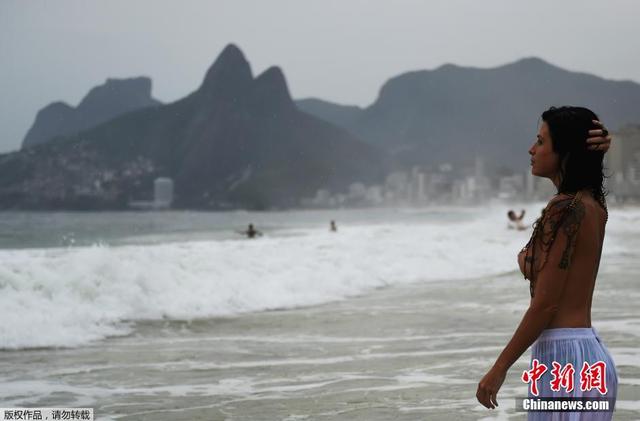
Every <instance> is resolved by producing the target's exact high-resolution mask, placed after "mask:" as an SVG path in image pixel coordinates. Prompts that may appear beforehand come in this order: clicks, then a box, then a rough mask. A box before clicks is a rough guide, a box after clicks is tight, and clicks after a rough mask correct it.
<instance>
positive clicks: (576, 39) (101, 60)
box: [0, 0, 640, 152]
mask: <svg viewBox="0 0 640 421" xmlns="http://www.w3.org/2000/svg"><path fill="white" fill-rule="evenodd" d="M638 17H640V1H638V0H626V1H607V2H605V1H603V0H597V1H592V0H580V1H578V0H576V1H573V0H571V1H570V0H562V1H558V0H544V1H536V2H531V1H517V0H501V1H491V0H484V1H479V0H468V1H456V0H446V1H431V0H422V1H418V0H368V1H366V0H317V1H310V0H309V1H307V0H231V1H222V0H220V1H218V0H207V1H191V0H181V1H161V0H148V1H143V0H110V1H87V0H74V1H71V0H56V1H35V0H33V1H32V0H0V152H5V151H9V150H14V149H17V148H19V145H20V143H21V142H22V139H23V138H24V135H25V134H26V131H27V130H28V129H29V127H30V126H31V124H32V123H33V121H34V118H35V115H36V113H37V111H38V110H39V109H40V108H42V107H44V106H45V105H47V104H49V103H50V102H53V101H57V100H62V101H65V102H67V103H68V104H70V105H72V106H76V105H77V104H78V102H79V101H80V99H81V98H82V97H83V96H84V95H85V94H86V93H87V92H88V91H89V89H91V88H92V87H93V86H96V85H99V84H102V83H103V82H104V81H105V79H106V78H108V77H117V78H124V77H133V76H140V75H146V76H149V77H151V78H152V79H153V96H154V97H155V98H157V99H159V100H161V101H165V102H167V101H172V100H175V99H178V98H180V97H182V96H184V95H185V94H187V93H189V92H191V91H193V90H194V89H195V88H196V87H197V86H198V85H199V84H200V82H201V81H202V78H203V76H204V73H205V72H206V70H207V68H208V67H209V66H210V65H211V63H212V62H213V61H214V60H215V58H216V57H217V55H218V54H219V53H220V51H221V50H222V49H223V48H224V46H225V45H226V44H228V43H235V44H236V45H237V46H238V47H240V49H242V51H243V52H244V54H245V56H246V57H247V60H248V61H249V62H250V64H251V67H252V70H253V72H254V75H256V74H258V73H260V72H262V71H263V70H265V69H266V68H267V67H269V66H272V65H278V66H280V67H281V68H282V69H283V71H284V73H285V76H286V77H287V81H288V83H289V89H290V90H291V93H292V95H293V97H294V98H296V99H298V98H304V97H309V96H313V97H319V98H322V99H327V100H331V101H336V102H339V103H344V104H358V105H362V106H366V105H369V104H370V103H371V102H372V101H373V100H374V99H375V98H376V96H377V93H378V89H379V88H380V86H381V85H382V83H384V82H385V81H386V80H387V79H388V78H389V77H392V76H395V75H398V74H400V73H403V72H406V71H409V70H417V69H433V68H436V67H438V66H440V65H442V64H444V63H455V64H459V65H468V66H477V67H494V66H497V65H501V64H505V63H509V62H512V61H514V60H517V59H519V58H522V57H529V56H537V57H540V58H543V59H544V60H547V61H549V62H551V63H553V64H556V65H558V66H560V67H563V68H566V69H569V70H579V71H584V72H588V73H593V74H596V75H599V76H603V77H606V78H610V79H630V80H634V81H640V29H639V26H638Z"/></svg>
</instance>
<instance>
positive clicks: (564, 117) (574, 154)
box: [476, 107, 617, 420]
mask: <svg viewBox="0 0 640 421" xmlns="http://www.w3.org/2000/svg"><path fill="white" fill-rule="evenodd" d="M587 138H589V139H588V140H587V142H586V143H585V139H587ZM610 142H611V137H610V136H609V134H608V132H607V130H606V129H605V128H604V127H603V126H602V124H601V123H600V122H599V121H598V117H597V116H596V115H595V114H594V113H593V112H591V111H590V110H588V109H586V108H580V107H560V108H554V107H552V108H550V109H549V110H547V111H545V112H544V113H543V114H542V124H541V125H540V129H539V132H538V135H537V139H536V141H535V143H534V144H533V146H532V147H531V149H529V154H530V155H531V166H532V167H531V172H532V174H533V175H535V176H538V177H545V178H549V179H550V180H551V181H552V182H553V184H554V185H555V186H556V188H557V191H558V193H557V195H555V196H554V197H553V198H552V199H551V200H550V201H549V203H548V204H547V206H546V208H545V209H544V210H543V212H542V216H540V218H538V220H537V221H536V222H535V224H534V231H533V233H532V235H531V239H530V240H529V242H528V244H527V245H526V246H525V247H524V248H523V249H522V251H521V252H520V254H519V255H518V264H519V265H520V269H521V271H522V273H523V275H524V277H525V279H528V280H529V282H530V294H531V302H530V305H529V308H528V310H527V311H526V313H525V315H524V317H523V319H522V321H521V322H520V325H519V326H518V328H517V330H516V332H515V334H514V335H513V338H512V339H511V341H509V343H508V344H507V346H506V347H505V348H504V350H503V351H502V353H501V354H500V356H499V357H498V359H497V360H496V362H495V364H494V365H493V367H492V368H491V369H490V370H489V372H488V373H487V374H486V375H485V376H484V377H483V378H482V380H481V381H480V383H479V385H478V391H477V393H476V397H477V398H478V401H479V402H480V403H482V404H483V405H484V406H485V407H487V408H495V406H497V405H498V402H497V400H496V394H497V393H498V390H499V389H500V386H502V383H503V382H504V379H505V376H506V373H507V371H508V369H509V367H511V365H512V364H513V363H514V362H515V361H516V360H517V359H518V358H519V357H520V356H521V355H522V354H523V353H524V352H525V351H526V350H527V348H529V346H530V345H532V344H533V348H532V356H531V361H532V363H533V362H534V360H537V361H538V362H539V363H543V364H545V366H546V367H547V368H548V370H547V371H546V372H545V373H544V374H543V375H542V377H540V378H539V379H538V381H537V382H535V383H536V387H537V388H538V393H537V395H535V394H533V395H532V391H531V389H532V386H533V382H532V383H531V384H529V397H532V396H537V397H562V396H564V397H581V396H593V397H608V398H612V399H615V395H616V391H617V374H616V370H615V365H614V363H613V360H612V359H611V356H610V355H609V352H608V351H607V349H606V348H605V347H604V345H603V344H602V342H601V340H600V338H599V337H598V336H597V334H596V333H595V330H594V329H593V328H592V327H591V301H592V296H593V290H594V286H595V280H596V275H597V273H598V267H599V264H600V256H601V252H602V242H603V240H604V232H605V224H606V221H607V216H608V214H607V207H606V203H605V198H604V191H603V180H604V176H603V173H602V160H603V155H604V152H606V150H608V148H609V144H610ZM534 341H535V343H534ZM554 361H555V362H557V363H558V364H560V365H561V368H562V369H565V367H568V366H567V364H568V363H571V364H572V366H573V368H574V370H575V375H574V376H572V377H573V378H574V379H575V380H574V387H573V390H572V391H571V392H568V390H567V389H568V384H566V383H565V384H564V388H563V387H560V390H556V389H558V387H557V386H558V385H557V384H556V385H555V387H554V390H552V389H551V384H550V381H551V380H552V379H553V378H554V377H553V376H552V373H551V372H552V370H553V369H554V365H553V362H554ZM585 361H587V362H588V364H589V365H591V364H594V363H596V362H597V361H604V362H605V363H606V386H607V387H608V389H607V392H606V394H605V395H601V394H600V392H601V391H602V389H601V390H600V391H598V390H595V389H592V390H588V391H583V390H582V389H581V386H582V385H581V382H580V379H581V377H586V375H587V374H590V373H589V370H588V369H587V371H586V372H585V373H582V376H581V371H583V365H584V362H585ZM600 366H601V364H600ZM558 373H560V372H558ZM568 373H569V374H571V373H570V372H568V371H565V372H564V374H565V375H566V374H568ZM594 374H597V373H596V372H595V371H594ZM523 380H525V381H526V380H530V378H527V376H526V375H525V374H524V373H523ZM585 386H586V385H585ZM612 403H613V402H612ZM570 414H572V417H574V418H572V419H575V417H576V413H575V412H574V413H569V412H556V413H553V412H529V419H530V420H531V419H551V417H552V415H553V417H555V418H553V419H568V416H569V415H570ZM594 414H595V415H594ZM581 415H584V416H585V417H586V416H587V415H588V416H589V417H592V418H589V419H610V418H611V415H612V413H611V412H597V413H594V412H591V413H588V412H584V413H582V414H581ZM562 416H566V417H567V418H559V417H562ZM594 416H595V417H596V418H593V417H594Z"/></svg>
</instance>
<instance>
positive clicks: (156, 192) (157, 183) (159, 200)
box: [129, 177, 173, 210]
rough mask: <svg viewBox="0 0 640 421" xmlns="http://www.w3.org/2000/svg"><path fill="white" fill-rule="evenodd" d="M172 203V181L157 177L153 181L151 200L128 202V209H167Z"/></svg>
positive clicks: (167, 178)
mask: <svg viewBox="0 0 640 421" xmlns="http://www.w3.org/2000/svg"><path fill="white" fill-rule="evenodd" d="M172 203H173V180H172V179H171V178H169V177H158V178H156V179H155V180H154V181H153V200H152V201H148V200H137V201H130V202H129V207H130V208H132V209H141V210H156V209H169V208H171V204H172Z"/></svg>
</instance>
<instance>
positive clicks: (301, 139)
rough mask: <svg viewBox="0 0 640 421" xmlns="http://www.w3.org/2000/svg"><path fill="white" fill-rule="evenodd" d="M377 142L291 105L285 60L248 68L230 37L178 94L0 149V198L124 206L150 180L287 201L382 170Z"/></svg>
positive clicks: (209, 197) (198, 199) (227, 202)
mask: <svg viewBox="0 0 640 421" xmlns="http://www.w3.org/2000/svg"><path fill="white" fill-rule="evenodd" d="M384 165H385V162H384V156H383V154H382V153H380V152H379V151H377V149H376V148H375V147H372V146H370V145H367V144H366V143H364V142H362V141H360V140H359V139H357V138H356V137H355V136H353V135H352V134H350V133H349V132H347V131H346V130H344V129H342V128H338V127H336V126H334V125H332V124H330V123H328V122H326V121H324V120H321V119H318V118H316V117H314V116H311V115H309V114H307V113H304V112H302V111H300V110H299V109H298V108H297V107H296V106H295V104H294V102H293V100H292V99H291V96H290V94H289V90H288V87H287V84H286V81H285V77H284V75H283V73H282V71H281V70H280V69H279V68H278V67H271V68H269V69H267V70H266V71H265V72H263V73H262V74H260V75H259V76H258V77H256V78H254V77H253V76H252V73H251V68H250V66H249V63H248V62H247V60H246V59H245V57H244V55H243V54H242V52H241V51H240V50H239V49H238V48H237V47H236V46H235V45H233V44H230V45H228V46H227V47H225V49H224V50H223V51H222V53H221V54H220V55H219V56H218V58H217V59H216V60H215V62H214V63H213V65H212V66H211V67H210V68H209V70H208V71H207V73H206V75H205V78H204V80H203V82H202V84H201V85H200V87H199V88H198V89H197V90H195V91H194V92H192V93H191V94H189V95H188V96H186V97H185V98H182V99H180V100H178V101H175V102H173V103H170V104H166V105H160V106H156V107H147V108H144V109H141V110H137V111H133V112H129V113H126V114H124V115H121V116H119V117H116V118H114V119H112V120H110V121H108V122H105V123H102V124H100V125H98V126H96V127H94V128H91V129H88V130H84V131H82V132H80V133H78V134H75V135H72V136H66V137H58V138H55V139H54V140H52V141H50V142H47V143H45V144H42V145H36V146H34V147H32V148H27V149H25V150H23V151H19V152H15V153H12V154H5V155H4V156H3V155H0V207H5V208H6V207H32V208H52V207H63V208H68V207H71V208H107V207H115V208H120V207H125V206H126V202H127V200H129V199H132V198H136V199H139V198H144V196H145V195H148V194H149V192H150V191H151V189H152V180H153V179H154V178H155V177H158V176H168V177H171V178H173V179H174V182H175V192H176V193H175V195H176V196H175V205H176V206H177V207H184V208H221V207H245V208H253V209H263V208H272V207H288V206H296V205H297V204H298V203H299V200H300V199H301V198H302V197H309V196H312V195H314V194H315V192H316V190H317V189H319V188H329V189H332V190H340V189H344V188H346V186H347V185H348V184H349V183H352V182H355V181H360V182H365V183H371V182H374V181H379V180H380V179H381V178H382V176H383V175H384V174H385V172H386V171H385V166H384Z"/></svg>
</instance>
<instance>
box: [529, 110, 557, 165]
mask: <svg viewBox="0 0 640 421" xmlns="http://www.w3.org/2000/svg"><path fill="white" fill-rule="evenodd" d="M529 155H531V174H533V175H536V176H538V177H546V178H553V177H554V176H555V175H556V173H557V172H558V169H559V163H560V158H559V157H558V154H557V153H555V152H554V151H553V144H552V143H551V136H550V134H549V126H547V123H546V122H545V121H543V122H542V124H541V125H540V130H538V135H537V138H536V140H535V142H534V143H533V146H531V148H530V149H529Z"/></svg>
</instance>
